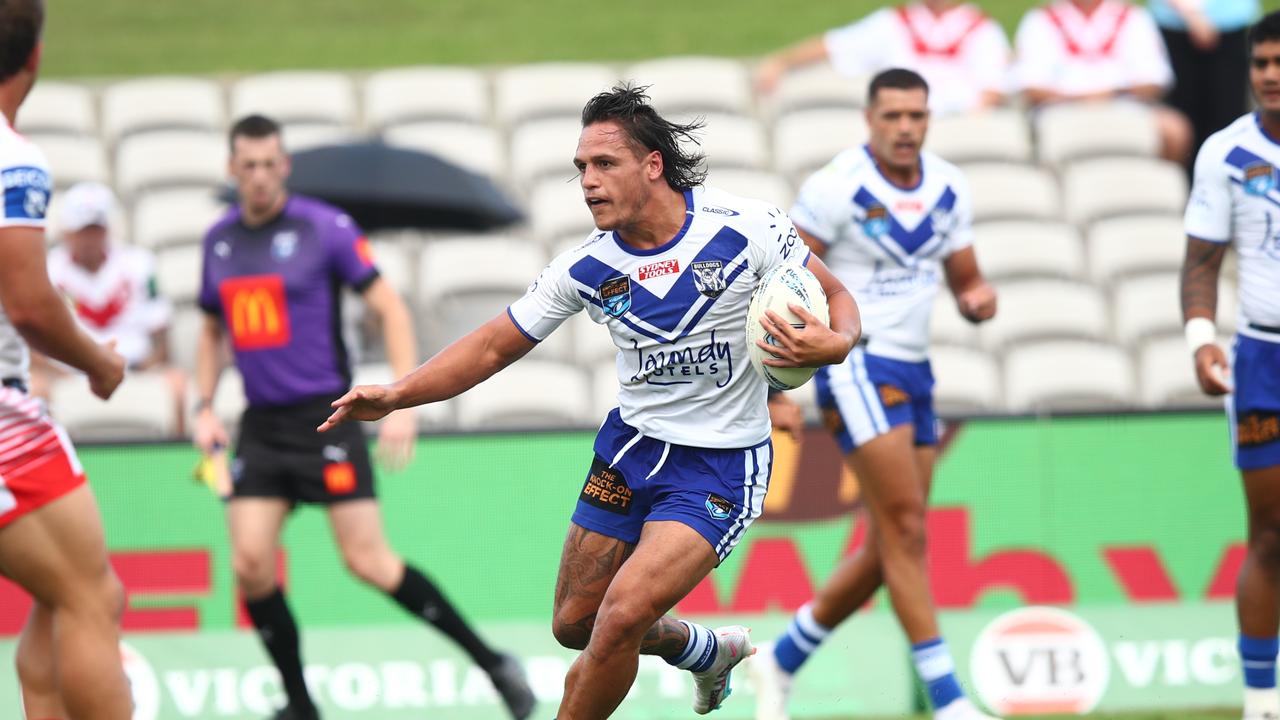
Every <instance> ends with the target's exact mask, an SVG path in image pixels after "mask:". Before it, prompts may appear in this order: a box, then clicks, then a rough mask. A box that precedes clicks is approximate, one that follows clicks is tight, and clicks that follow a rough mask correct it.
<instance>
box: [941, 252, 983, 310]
mask: <svg viewBox="0 0 1280 720" xmlns="http://www.w3.org/2000/svg"><path fill="white" fill-rule="evenodd" d="M942 267H943V270H944V271H945V272H946V274H947V287H949V288H951V294H952V295H953V296H954V297H955V299H956V307H957V308H958V309H959V310H960V314H961V315H963V316H964V318H965V319H966V320H968V321H969V322H971V323H980V322H982V321H984V320H990V319H991V318H993V317H995V315H996V290H995V288H993V287H991V284H990V283H988V282H987V280H986V278H984V277H982V271H981V270H980V269H978V256H977V254H975V253H974V251H973V247H972V246H970V247H967V248H964V249H962V250H957V251H955V252H953V253H951V254H950V255H949V256H947V259H946V261H944V262H943V265H942Z"/></svg>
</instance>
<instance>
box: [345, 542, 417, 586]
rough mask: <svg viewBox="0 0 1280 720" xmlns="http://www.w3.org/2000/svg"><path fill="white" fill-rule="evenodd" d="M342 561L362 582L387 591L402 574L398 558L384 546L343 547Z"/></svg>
mask: <svg viewBox="0 0 1280 720" xmlns="http://www.w3.org/2000/svg"><path fill="white" fill-rule="evenodd" d="M342 562H343V563H344V564H345V565H346V566H347V571H348V572H350V573H351V574H352V575H354V576H356V577H357V578H359V579H360V580H361V581H362V582H365V583H368V584H370V585H373V586H375V587H379V588H382V589H384V590H386V591H388V592H390V591H392V590H394V589H395V587H394V586H395V584H396V583H397V582H398V581H399V580H400V576H401V574H402V572H401V569H400V568H401V564H402V563H401V561H400V559H399V558H398V557H396V555H395V554H394V553H392V552H391V551H390V550H388V549H384V548H352V549H344V550H343V551H342Z"/></svg>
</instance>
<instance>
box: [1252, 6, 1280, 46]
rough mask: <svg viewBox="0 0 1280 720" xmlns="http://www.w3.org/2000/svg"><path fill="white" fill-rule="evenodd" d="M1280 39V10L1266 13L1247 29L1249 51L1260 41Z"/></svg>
mask: <svg viewBox="0 0 1280 720" xmlns="http://www.w3.org/2000/svg"><path fill="white" fill-rule="evenodd" d="M1275 40H1280V10H1277V11H1275V12H1271V13H1267V14H1266V15H1264V16H1262V18H1261V19H1260V20H1258V22H1256V23H1254V25H1253V27H1252V28H1250V29H1249V52H1253V46H1254V45H1257V44H1258V43H1261V42H1272V41H1275Z"/></svg>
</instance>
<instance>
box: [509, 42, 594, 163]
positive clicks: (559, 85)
mask: <svg viewBox="0 0 1280 720" xmlns="http://www.w3.org/2000/svg"><path fill="white" fill-rule="evenodd" d="M617 79H618V76H617V73H616V72H614V71H613V70H612V69H610V68H609V66H607V65H598V64H591V63H538V64H532V65H517V66H515V67H510V68H507V69H506V70H503V71H501V72H499V73H498V75H497V77H496V78H495V79H494V87H493V95H494V114H495V116H496V118H497V121H498V122H499V123H501V124H503V125H505V126H507V127H513V126H515V125H517V124H519V123H523V122H526V121H529V120H534V119H538V118H546V117H562V118H564V117H568V118H572V119H574V120H575V121H576V120H577V119H578V118H580V117H581V116H582V107H583V105H585V104H586V103H587V101H588V100H589V99H591V98H592V97H594V96H595V95H597V94H599V93H602V92H605V91H606V90H608V89H609V88H610V87H611V86H613V84H614V83H615V82H617ZM569 154H570V155H572V151H570V152H569Z"/></svg>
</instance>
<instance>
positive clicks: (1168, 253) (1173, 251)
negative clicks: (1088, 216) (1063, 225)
mask: <svg viewBox="0 0 1280 720" xmlns="http://www.w3.org/2000/svg"><path fill="white" fill-rule="evenodd" d="M1087 246H1088V255H1089V269H1090V275H1092V276H1093V279H1094V281H1095V282H1098V283H1101V284H1107V283H1110V282H1112V281H1114V280H1115V279H1116V278H1120V277H1124V276H1126V275H1135V274H1139V273H1148V272H1161V271H1174V270H1178V269H1180V268H1181V267H1182V258H1183V255H1184V254H1185V253H1186V247H1187V241H1186V233H1185V231H1184V230H1183V225H1182V216H1181V215H1174V214H1165V215H1126V216H1121V217H1115V218H1109V219H1107V220H1099V221H1098V222H1096V223H1094V224H1093V225H1091V226H1090V227H1089V236H1088V239H1087Z"/></svg>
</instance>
